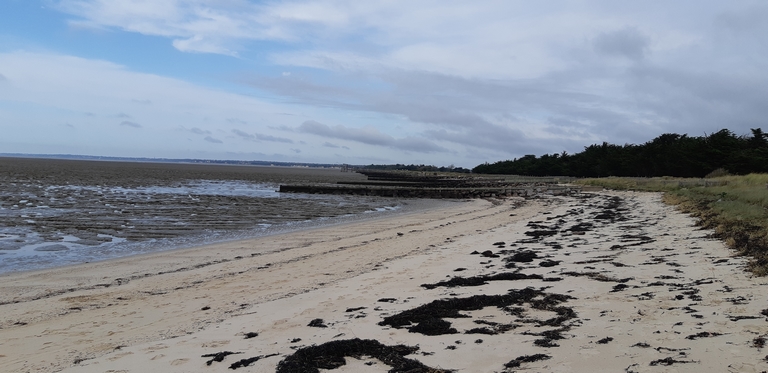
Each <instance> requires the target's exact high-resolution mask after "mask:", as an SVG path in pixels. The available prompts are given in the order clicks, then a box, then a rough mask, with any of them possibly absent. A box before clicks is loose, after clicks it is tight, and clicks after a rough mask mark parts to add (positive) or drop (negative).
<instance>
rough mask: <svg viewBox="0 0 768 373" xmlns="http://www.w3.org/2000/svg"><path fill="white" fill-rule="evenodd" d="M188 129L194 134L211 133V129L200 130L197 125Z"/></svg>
mask: <svg viewBox="0 0 768 373" xmlns="http://www.w3.org/2000/svg"><path fill="white" fill-rule="evenodd" d="M188 131H189V132H192V133H194V134H196V135H210V134H211V131H206V130H201V129H200V128H197V127H192V128H190V129H189V130H188Z"/></svg>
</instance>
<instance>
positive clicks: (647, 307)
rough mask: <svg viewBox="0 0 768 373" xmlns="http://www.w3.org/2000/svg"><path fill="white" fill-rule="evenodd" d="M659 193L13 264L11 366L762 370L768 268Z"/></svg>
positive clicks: (476, 206)
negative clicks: (60, 262) (84, 260)
mask: <svg viewBox="0 0 768 373" xmlns="http://www.w3.org/2000/svg"><path fill="white" fill-rule="evenodd" d="M694 223H695V222H694V220H693V219H692V218H690V217H688V216H686V215H684V214H681V213H679V212H677V211H676V210H674V208H672V207H670V206H666V205H664V204H663V203H662V202H661V198H660V195H659V194H655V193H631V192H599V193H585V194H582V195H577V196H572V197H549V198H540V199H533V200H527V201H523V200H520V199H504V200H474V201H464V202H456V203H455V204H454V205H453V206H449V207H443V208H435V209H431V210H423V211H415V212H412V213H409V214H403V215H401V216H397V217H391V218H382V219H378V220H370V221H363V222H357V223H350V224H345V225H338V226H334V227H325V228H318V229H313V230H304V231H299V232H293V233H290V234H283V235H275V236H269V237H262V238H257V239H253V240H245V241H237V242H230V243H225V244H218V245H213V246H207V247H200V248H194V249H186V250H177V251H171V252H164V253H158V254H150V255H144V256H138V257H132V258H125V259H118V260H111V261H106V262H100V263H90V264H84V265H79V266H73V267H67V268H60V269H53V270H46V271H39V272H26V273H19V274H12V275H6V276H3V277H2V278H0V312H1V314H2V315H3V318H2V324H0V326H1V327H2V329H0V351H1V352H0V354H2V356H0V364H1V365H2V366H3V369H4V370H7V371H10V372H27V371H30V372H32V371H34V372H55V371H64V372H147V371H164V372H228V371H231V370H232V369H235V370H237V371H242V372H273V371H276V372H318V371H326V370H331V369H333V371H338V372H387V371H416V372H418V371H420V372H441V371H459V372H503V371H515V370H530V371H548V372H596V371H597V372H600V371H606V372H608V371H610V372H615V371H625V372H672V371H675V372H727V371H738V372H762V371H765V370H768V362H766V360H765V357H766V354H768V351H765V350H764V347H765V343H766V338H768V320H766V315H768V292H766V291H765V290H766V284H767V283H768V280H765V279H763V278H753V277H751V276H750V275H749V274H748V273H746V272H744V264H745V259H742V258H734V257H732V256H731V253H730V252H729V250H728V249H727V248H726V247H725V246H724V244H723V243H722V242H720V241H717V240H715V239H712V238H711V237H710V233H711V232H708V231H706V230H701V229H699V228H698V227H696V226H695V224H694Z"/></svg>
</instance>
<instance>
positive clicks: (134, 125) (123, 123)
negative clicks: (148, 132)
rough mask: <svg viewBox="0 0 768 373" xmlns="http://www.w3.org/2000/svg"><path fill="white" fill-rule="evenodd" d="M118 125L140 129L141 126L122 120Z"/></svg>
mask: <svg viewBox="0 0 768 373" xmlns="http://www.w3.org/2000/svg"><path fill="white" fill-rule="evenodd" d="M120 125H121V126H126V127H133V128H141V124H138V123H136V122H131V121H128V120H124V121H122V122H120Z"/></svg>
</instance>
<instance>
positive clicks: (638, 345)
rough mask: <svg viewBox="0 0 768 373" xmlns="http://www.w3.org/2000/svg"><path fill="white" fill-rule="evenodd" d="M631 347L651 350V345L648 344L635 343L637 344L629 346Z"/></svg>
mask: <svg viewBox="0 0 768 373" xmlns="http://www.w3.org/2000/svg"><path fill="white" fill-rule="evenodd" d="M629 347H641V348H650V347H651V345H649V344H648V343H645V342H638V343H635V344H633V345H632V346H629Z"/></svg>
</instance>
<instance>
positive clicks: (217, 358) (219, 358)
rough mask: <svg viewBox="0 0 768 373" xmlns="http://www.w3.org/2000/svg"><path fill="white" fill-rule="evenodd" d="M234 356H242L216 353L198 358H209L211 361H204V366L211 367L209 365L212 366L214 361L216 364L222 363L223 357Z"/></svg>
mask: <svg viewBox="0 0 768 373" xmlns="http://www.w3.org/2000/svg"><path fill="white" fill-rule="evenodd" d="M236 354H242V352H232V351H222V352H216V353H212V354H205V355H203V356H200V357H210V358H211V360H208V361H206V362H205V365H211V364H213V362H214V361H215V362H217V363H220V362H222V361H224V358H225V357H227V356H229V355H236Z"/></svg>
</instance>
